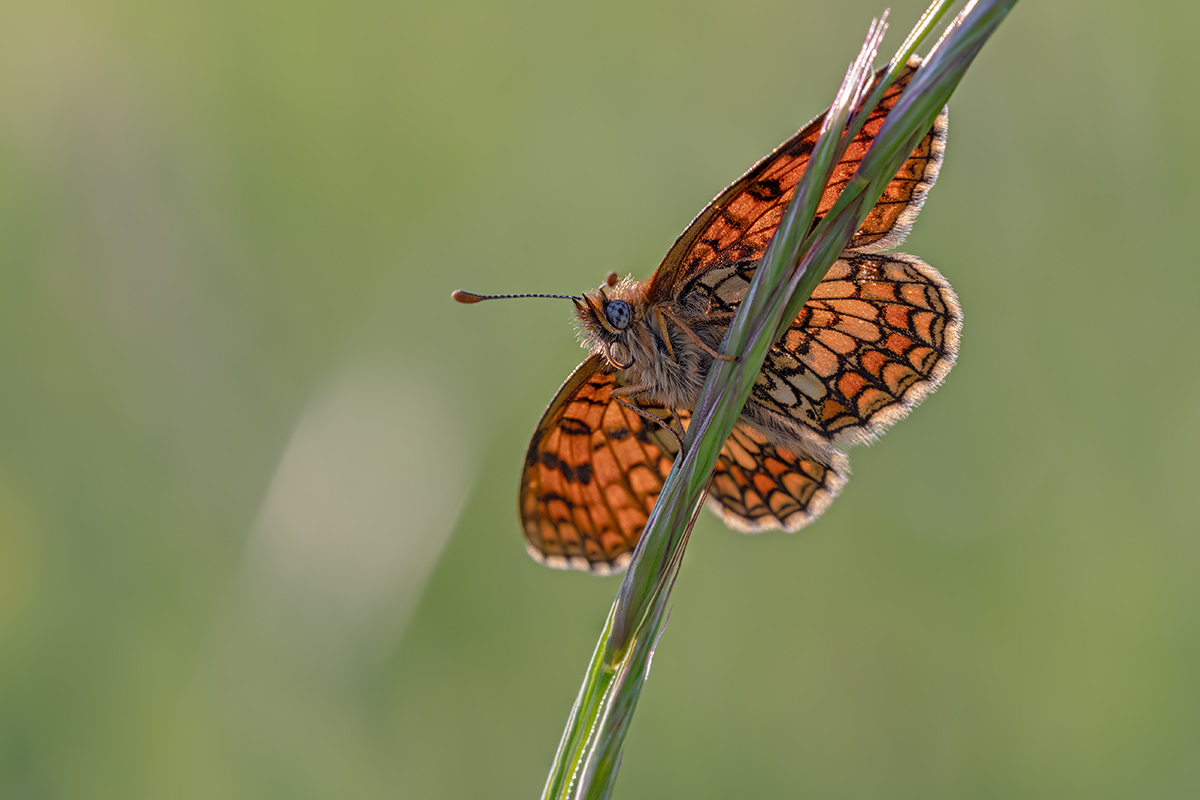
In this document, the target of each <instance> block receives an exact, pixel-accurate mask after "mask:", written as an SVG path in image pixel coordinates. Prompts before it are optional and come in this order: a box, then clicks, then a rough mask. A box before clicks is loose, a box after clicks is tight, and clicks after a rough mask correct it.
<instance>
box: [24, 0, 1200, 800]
mask: <svg viewBox="0 0 1200 800" xmlns="http://www.w3.org/2000/svg"><path fill="white" fill-rule="evenodd" d="M893 5H894V7H893V17H892V19H893V32H892V35H891V37H890V38H889V44H890V46H893V47H894V46H895V45H896V44H898V43H899V41H900V39H901V38H902V37H903V34H904V32H905V31H907V30H908V27H909V26H910V25H911V23H912V22H913V21H915V19H916V18H917V16H918V15H919V13H920V12H921V11H922V10H923V7H924V6H923V0H913V1H912V2H910V1H909V0H896V2H895V3H894V4H893ZM882 8H883V4H882V3H881V2H878V0H839V2H825V3H818V2H775V1H774V0H748V2H740V3H736V4H735V3H700V4H696V3H685V2H678V1H677V0H673V1H672V2H659V3H642V2H618V3H611V4H600V5H596V4H593V5H590V6H588V5H567V4H552V3H535V2H524V0H517V2H509V3H504V4H496V3H480V2H472V0H448V2H443V3H416V2H402V3H400V4H381V3H371V2H354V1H353V0H352V2H347V3H332V2H287V3H285V2H272V0H265V1H264V2H258V3H252V4H243V3H235V2H230V1H229V0H213V1H210V2H199V1H198V0H193V1H192V2H175V3H161V2H148V1H147V0H124V1H123V2H122V1H120V0H114V2H109V3H98V2H84V1H83V0H46V2H39V3H8V4H4V5H3V6H0V375H2V376H3V382H2V385H0V797H3V798H10V799H11V800H25V799H40V798H131V797H146V798H173V799H175V798H180V799H186V798H206V799H207V798H214V797H228V798H274V797H279V798H329V797H354V798H397V797H399V798H431V799H434V800H436V799H438V798H476V797H495V798H510V797H511V798H526V797H531V796H534V795H535V794H536V793H537V792H538V791H539V790H540V788H541V785H542V782H543V781H544V779H545V774H546V770H547V767H548V765H549V762H550V759H551V756H552V754H553V751H554V748H555V745H556V743H557V741H558V737H559V734H560V732H561V730H562V726H563V723H564V721H565V719H566V715H567V711H568V709H569V707H570V704H571V701H572V699H573V697H574V695H575V692H576V690H577V687H578V684H579V681H580V679H581V677H582V674H583V669H584V666H585V663H586V661H587V659H588V657H589V655H590V652H591V649H592V647H593V644H594V642H595V640H596V637H597V635H598V633H599V629H600V626H601V623H602V621H603V619H604V616H605V614H606V612H607V610H608V607H609V604H610V602H611V600H612V597H613V595H614V593H615V591H616V588H617V580H616V579H606V580H601V579H596V578H593V577H590V576H587V575H583V574H577V573H559V572H553V571H550V570H546V569H544V568H541V567H538V566H537V565H535V564H534V563H533V562H531V561H530V560H529V559H528V558H527V557H526V555H525V553H524V550H523V547H522V543H521V535H520V533H519V530H518V526H517V521H516V513H515V489H516V484H517V479H518V472H519V466H520V463H521V459H522V455H523V452H524V447H525V443H526V441H527V437H528V434H529V432H530V431H531V430H532V428H533V426H534V423H535V422H536V420H537V418H538V416H539V415H540V413H541V410H542V408H543V407H544V405H545V404H546V403H547V402H548V401H549V399H550V397H551V396H552V394H553V392H554V390H555V388H556V387H557V386H558V385H559V383H560V382H561V381H562V380H563V378H564V377H565V376H566V375H567V373H568V372H569V371H570V370H571V368H572V367H573V366H574V365H575V364H576V363H577V361H578V360H580V359H581V357H582V352H581V351H579V350H578V348H577V346H576V344H575V340H574V335H573V332H572V327H571V324H570V308H569V305H568V304H566V303H557V302H550V301H539V302H532V301H531V302H525V303H511V304H500V303H496V304H492V305H484V306H478V307H472V308H467V307H464V306H456V305H454V304H452V303H451V302H450V300H449V293H450V290H451V289H454V288H458V287H461V288H468V289H472V290H475V291H482V292H489V291H492V292H503V291H541V292H578V291H580V290H581V289H584V288H587V287H590V286H594V285H596V284H597V283H598V282H599V281H600V279H601V278H602V276H603V275H604V274H605V273H606V272H607V271H608V270H610V269H615V270H616V271H618V272H620V273H626V272H631V273H633V274H635V275H638V276H645V275H648V274H649V273H650V272H651V271H652V270H653V269H654V267H655V266H656V265H657V264H658V261H659V259H660V258H661V256H662V254H663V253H664V252H665V251H666V249H667V247H668V246H669V245H670V243H671V242H672V241H673V240H674V237H675V236H676V235H677V234H678V232H679V231H680V230H681V229H682V228H683V226H684V225H685V224H686V223H687V222H688V221H689V220H690V219H691V217H692V216H693V214H695V213H696V212H697V211H698V210H699V209H700V208H701V207H702V206H703V205H704V204H705V203H706V202H707V200H708V199H709V198H710V197H711V196H712V195H713V194H715V193H716V192H717V191H718V190H719V189H720V188H721V187H722V186H724V185H725V184H726V183H727V182H729V181H730V180H732V179H733V178H735V177H736V176H737V175H739V174H740V173H741V172H742V171H743V170H744V169H745V168H746V167H748V166H749V165H750V164H751V163H753V162H754V161H755V160H757V159H758V158H759V157H760V156H761V155H762V154H764V153H766V152H767V151H768V150H770V149H771V148H772V147H774V146H775V145H776V144H777V143H778V142H780V141H782V140H783V139H784V138H786V137H787V136H788V135H790V134H791V132H792V131H794V130H795V129H796V128H797V127H798V126H799V125H800V124H802V123H803V122H805V121H806V120H808V119H809V118H810V117H812V116H813V115H815V114H816V113H817V112H819V111H820V110H821V109H823V108H824V107H825V106H826V105H828V102H829V100H830V98H831V97H832V95H833V92H834V91H835V89H836V86H837V83H838V81H839V79H840V76H841V74H842V72H843V71H844V69H845V66H846V64H847V63H848V61H849V60H850V59H851V58H852V57H853V56H854V54H855V52H856V51H857V48H858V46H859V44H860V42H861V40H862V37H863V35H864V33H865V30H866V26H867V23H868V22H869V20H870V19H871V17H872V16H873V15H875V14H878V13H879V12H880V11H881V10H882ZM1198 23H1200V12H1198V11H1197V10H1196V8H1195V7H1192V6H1187V5H1185V4H1176V3H1167V2H1157V1H1156V0H1147V2H1142V3H1138V4H1135V5H1134V6H1127V7H1125V8H1122V7H1121V6H1120V4H1093V3H1085V2H1042V3H1039V2H1025V3H1021V4H1019V5H1018V6H1017V8H1016V9H1015V11H1014V12H1013V14H1012V15H1011V16H1010V18H1009V19H1008V21H1007V22H1006V23H1005V24H1004V25H1003V27H1002V28H1001V30H1000V31H999V34H998V35H997V36H996V37H995V38H994V39H993V40H992V41H991V42H990V43H989V44H988V46H987V47H986V48H985V50H984V52H983V53H982V55H981V56H980V58H979V59H978V61H977V63H976V65H975V66H974V68H973V69H972V71H971V72H970V73H969V74H968V76H967V78H966V80H965V81H964V82H963V84H962V85H961V86H960V89H959V91H958V93H957V95H956V96H955V98H954V100H953V102H952V106H951V128H950V142H949V150H948V155H947V159H946V163H945V167H944V170H943V173H942V178H941V180H940V182H939V185H938V187H937V188H936V189H935V190H934V191H933V193H932V194H931V197H930V200H929V202H928V204H927V205H926V207H925V211H924V213H923V215H922V218H921V220H920V222H919V223H918V225H917V227H916V229H915V231H914V232H913V234H912V235H911V237H910V238H909V240H908V243H907V244H906V245H905V248H904V249H905V250H907V251H909V252H913V253H916V254H919V255H921V256H922V257H924V258H925V259H926V260H928V261H929V262H930V263H932V264H934V265H935V266H937V267H938V268H939V269H940V270H941V271H942V272H943V273H944V274H945V275H946V276H947V277H948V278H949V279H950V280H951V281H952V282H953V284H954V285H955V287H956V288H957V289H958V292H959V294H960V296H961V298H962V303H963V306H964V308H965V312H966V326H965V332H964V341H963V347H962V354H961V357H960V360H959V364H958V366H957V367H956V368H955V370H954V371H953V373H952V374H951V375H950V377H949V380H948V381H947V383H946V385H945V386H944V387H943V388H942V389H941V390H940V391H939V392H937V393H936V394H935V395H933V396H932V397H930V398H929V399H928V400H927V401H926V402H925V404H924V405H923V406H922V407H921V408H920V409H919V410H918V411H917V412H916V413H915V414H914V415H913V416H912V417H911V418H909V419H908V420H907V421H905V422H904V423H902V424H901V425H899V426H898V427H897V428H896V429H895V430H894V431H892V432H891V433H890V434H889V435H888V436H887V437H886V439H885V440H884V442H883V443H881V444H880V445H878V446H876V447H873V448H869V449H859V450H857V451H855V453H854V454H853V464H854V468H855V473H854V477H853V479H852V480H851V482H850V483H849V486H848V488H847V489H846V491H845V492H844V494H843V495H842V497H841V498H840V499H839V500H838V501H837V502H836V503H835V504H834V505H833V507H832V509H831V510H830V511H829V513H828V514H826V515H825V517H824V518H823V519H822V520H821V521H820V523H819V524H818V525H816V526H814V527H812V528H810V529H808V530H806V531H805V532H804V533H802V534H800V535H796V536H786V535H782V534H779V535H765V536H761V537H742V536H739V535H735V534H732V533H729V532H727V531H725V530H724V529H723V528H721V527H720V525H719V524H717V523H716V521H715V520H714V519H712V518H710V517H708V516H707V515H706V516H705V517H703V518H702V521H701V522H700V524H699V526H698V528H697V531H696V534H695V536H694V537H693V540H692V544H691V547H690V549H689V552H688V558H687V561H686V563H685V567H684V570H683V573H682V577H681V579H680V582H679V585H678V588H677V590H676V593H675V604H674V611H673V614H672V617H671V623H670V625H669V627H668V629H667V631H666V635H665V636H664V637H663V639H662V642H661V645H660V648H659V652H658V655H657V657H656V659H655V662H654V670H653V672H652V674H651V676H650V682H649V684H648V686H647V688H646V691H645V693H644V695H643V699H642V703H641V707H640V709H639V712H638V716H637V718H636V720H635V721H634V724H633V728H632V731H631V733H630V736H629V740H628V747H627V751H626V755H625V763H624V769H623V772H622V774H621V777H620V780H619V783H618V787H617V792H618V796H620V797H623V798H652V797H653V798H657V797H692V798H726V797H734V796H737V797H746V796H759V797H790V796H806V797H822V798H882V797H887V798H909V797H911V798H964V797H971V798H1011V797H1022V798H1055V800H1061V798H1129V797H1138V798H1184V797H1197V796H1200V681H1198V680H1197V676H1200V625H1198V619H1200V575H1198V568H1200V536H1198V533H1200V512H1198V511H1197V507H1198V504H1197V490H1196V487H1195V483H1196V479H1197V476H1198V470H1197V451H1198V449H1200V421H1198V420H1200V414H1198V413H1197V411H1200V369H1198V366H1200V358H1198V357H1197V344H1198V342H1200V337H1198V336H1197V333H1196V327H1195V326H1196V314H1197V300H1198V299H1200V271H1198V270H1197V262H1198V260H1200V259H1198V258H1197V255H1196V250H1195V249H1194V248H1195V245H1194V242H1193V239H1194V234H1195V231H1196V212H1197V210H1198V203H1197V200H1196V195H1195V187H1196V185H1197V180H1198V179H1200V164H1198V158H1197V155H1196V153H1197V148H1196V145H1195V139H1196V129H1197V122H1198V121H1200V106H1198V105H1197V104H1196V103H1195V102H1194V101H1195V86H1194V83H1195V81H1194V77H1193V74H1194V58H1193V52H1192V51H1193V49H1194V35H1195V34H1194V32H1195V31H1196V30H1197V25H1198ZM888 52H890V50H889V51H888Z"/></svg>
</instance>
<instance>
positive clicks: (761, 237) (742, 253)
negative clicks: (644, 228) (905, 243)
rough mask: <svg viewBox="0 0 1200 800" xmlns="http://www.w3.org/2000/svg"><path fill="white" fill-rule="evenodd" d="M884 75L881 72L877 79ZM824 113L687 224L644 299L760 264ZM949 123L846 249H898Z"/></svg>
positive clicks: (883, 112) (832, 197)
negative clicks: (716, 269) (723, 269)
mask: <svg viewBox="0 0 1200 800" xmlns="http://www.w3.org/2000/svg"><path fill="white" fill-rule="evenodd" d="M919 63H920V61H919V59H914V60H913V61H910V62H909V65H908V66H907V67H906V68H905V70H904V71H903V72H902V74H901V75H900V77H899V79H898V80H897V81H896V83H895V84H893V85H892V86H891V87H889V89H888V90H887V92H886V93H885V94H884V96H883V99H882V100H881V101H880V103H879V105H878V106H876V107H875V108H874V109H873V110H872V111H871V113H870V114H869V116H868V118H867V121H866V124H865V125H864V126H863V128H862V130H861V131H859V133H858V135H857V136H855V138H854V140H853V141H852V142H851V143H850V146H849V148H847V150H846V154H845V156H844V157H843V159H842V161H841V162H840V163H839V164H838V165H837V166H836V167H835V169H834V172H833V176H832V178H831V180H830V181H829V184H828V186H827V187H826V189H825V192H824V194H823V195H822V196H821V200H820V202H819V203H818V206H817V219H820V218H821V217H822V216H824V214H825V213H826V212H827V211H828V210H829V209H830V208H832V207H833V204H834V203H835V202H836V201H837V198H838V196H839V195H840V194H841V191H842V188H843V187H844V186H845V185H846V183H847V181H849V180H850V178H851V176H852V175H853V174H854V171H855V170H856V169H857V168H858V165H859V163H860V162H861V161H862V158H863V156H864V155H865V154H866V152H867V150H868V148H869V147H870V145H871V142H872V141H874V139H875V136H876V134H877V133H878V132H879V129H880V128H881V127H882V126H883V121H884V119H885V118H886V117H887V115H888V112H889V111H891V109H892V108H893V107H894V106H895V105H896V102H897V101H898V100H899V98H900V93H901V91H902V90H903V88H904V87H905V86H906V85H907V84H908V82H909V81H910V80H911V79H912V76H913V74H914V72H915V70H916V66H917V65H918V64H919ZM882 74H883V70H881V71H880V72H879V73H877V75H876V79H878V78H879V76H881V75H882ZM824 116H825V115H824V114H822V115H821V116H819V117H817V118H816V119H815V120H813V121H812V122H810V123H809V124H808V125H806V126H804V127H803V128H802V129H801V130H800V131H799V132H797V133H796V134H795V135H794V136H793V137H792V138H791V139H788V140H787V141H786V142H784V143H783V144H781V145H780V146H779V147H778V148H776V149H775V150H774V151H773V152H772V153H771V154H770V155H768V156H767V157H766V158H764V159H763V160H762V161H760V162H759V163H758V164H756V165H754V166H753V167H752V168H751V169H750V171H749V172H747V173H746V174H745V175H743V176H742V177H741V178H739V179H738V180H737V181H735V182H734V183H733V184H732V185H730V186H729V187H728V188H726V189H725V190H724V191H723V192H721V193H720V194H719V195H717V197H716V198H715V199H714V200H713V201H712V202H711V203H709V204H708V206H707V207H706V208H705V209H704V210H703V211H701V212H700V214H699V215H698V216H697V217H696V218H695V219H694V220H692V222H691V224H690V225H688V227H687V229H686V230H684V232H683V233H682V234H680V236H679V238H678V239H677V240H676V242H675V244H674V245H673V246H672V247H671V249H670V251H669V252H668V253H667V255H666V257H665V258H664V259H663V262H662V264H661V265H659V268H658V270H657V271H656V272H655V273H654V277H653V278H652V279H651V283H650V298H651V299H652V300H666V299H670V298H672V297H673V296H674V292H675V290H676V289H677V288H678V287H679V286H680V285H681V284H682V283H683V282H685V281H686V280H687V279H688V278H689V277H691V276H694V275H696V274H697V273H700V272H703V271H705V270H707V269H709V268H711V267H713V266H715V265H718V264H723V263H732V262H737V261H752V260H757V259H759V258H761V257H762V255H763V253H764V252H765V251H766V247H767V244H768V243H769V242H770V241H771V238H772V237H773V236H774V235H775V231H776V229H777V228H778V227H779V222H780V220H781V219H782V218H783V212H784V210H785V208H786V207H787V204H788V201H789V200H791V198H792V194H793V193H794V192H795V188H796V184H797V183H799V181H800V177H801V175H803V174H804V169H805V167H806V166H807V164H808V159H809V156H810V154H811V153H812V150H813V148H814V147H815V146H816V142H817V136H818V133H819V132H820V127H821V122H822V120H824ZM946 127H947V116H946V112H945V111H944V110H943V112H942V113H941V114H940V115H939V116H938V117H937V119H936V120H935V122H934V124H933V127H932V128H931V129H930V131H929V133H928V134H926V135H925V137H924V138H923V139H922V140H921V142H920V144H918V145H917V148H916V149H915V150H914V151H913V153H912V155H911V156H910V157H909V158H908V160H907V161H905V162H904V165H903V166H902V167H901V168H900V171H899V172H898V173H897V174H896V177H895V178H894V179H893V180H892V181H891V182H890V183H889V184H888V185H887V187H885V189H884V192H883V195H882V196H881V197H880V199H879V202H878V203H877V204H876V205H875V207H874V208H873V209H872V210H871V212H870V214H869V216H868V217H867V219H866V221H865V222H864V223H863V225H862V227H861V228H860V229H859V231H858V233H857V234H855V236H854V238H853V239H852V240H851V241H850V244H849V247H848V249H851V250H861V251H864V252H865V251H870V252H878V251H882V250H886V249H888V248H891V247H894V246H896V245H897V244H899V243H900V242H901V241H902V240H903V239H904V237H905V236H906V235H907V234H908V231H909V229H910V228H911V227H912V224H913V222H914V221H915V220H916V217H917V213H918V212H919V211H920V209H921V205H922V204H923V203H924V202H925V196H926V195H927V194H928V193H929V190H930V188H932V186H933V184H934V181H935V180H936V179H937V175H938V171H939V169H940V167H941V163H942V157H943V154H944V152H945V142H946Z"/></svg>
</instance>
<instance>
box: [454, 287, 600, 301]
mask: <svg viewBox="0 0 1200 800" xmlns="http://www.w3.org/2000/svg"><path fill="white" fill-rule="evenodd" d="M450 296H451V297H452V298H454V299H455V300H457V301H458V302H460V303H479V302H481V301H483V300H510V299H513V298H516V297H552V298H554V299H556V300H574V301H575V302H576V303H578V302H580V301H581V300H583V298H582V297H576V296H575V295H573V294H475V293H474V292H464V291H463V290H462V289H455V290H454V291H453V292H451V293H450Z"/></svg>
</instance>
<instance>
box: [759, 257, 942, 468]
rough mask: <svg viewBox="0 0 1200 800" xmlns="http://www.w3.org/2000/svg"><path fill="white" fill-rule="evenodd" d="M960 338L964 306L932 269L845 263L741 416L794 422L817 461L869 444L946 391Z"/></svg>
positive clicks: (769, 362) (776, 353) (768, 366)
mask: <svg viewBox="0 0 1200 800" xmlns="http://www.w3.org/2000/svg"><path fill="white" fill-rule="evenodd" d="M961 330H962V312H961V309H960V308H959V305H958V298H957V297H955V295H954V290H953V289H951V288H950V284H949V283H947V282H946V279H945V278H943V277H942V276H941V275H940V274H939V273H938V271H937V270H935V269H934V268H933V267H931V266H929V265H928V264H926V263H925V262H923V261H921V260H920V259H919V258H915V257H913V256H909V255H903V254H900V253H891V254H849V255H847V256H846V257H844V258H842V259H840V260H838V261H837V262H835V263H834V265H833V267H832V268H831V269H830V270H829V272H828V273H827V274H826V276H825V278H824V279H823V280H822V281H821V282H820V283H819V284H817V287H816V289H815V290H814V291H813V294H812V297H811V298H810V299H809V301H808V302H807V303H806V304H805V305H804V308H803V309H801V311H800V314H799V315H798V316H797V317H796V321H795V322H794V323H792V326H791V328H790V329H789V330H788V332H787V333H786V334H785V335H784V337H783V339H782V340H781V341H780V342H779V344H777V345H776V346H775V347H774V348H772V349H771V351H770V352H769V353H768V355H767V359H766V361H765V363H764V364H763V369H762V372H761V373H760V374H759V376H758V378H757V379H756V381H755V384H754V387H753V389H752V391H751V395H750V401H749V402H748V403H747V404H746V409H745V411H744V412H743V413H744V415H745V416H746V417H748V418H750V419H752V420H754V421H756V422H757V423H759V424H760V426H761V425H768V426H770V425H774V426H776V427H779V426H782V425H785V424H787V422H788V421H789V420H790V421H791V422H792V424H794V425H795V426H796V428H795V430H796V434H797V439H798V440H799V441H802V442H807V441H811V442H816V443H817V444H814V445H813V446H812V447H810V448H808V449H809V450H810V451H811V452H814V453H819V452H822V448H821V447H820V446H819V443H822V442H824V443H828V444H829V445H830V446H834V445H836V446H844V445H848V444H854V443H863V442H868V441H870V440H872V439H874V438H875V437H876V436H879V435H880V434H881V433H883V432H884V431H885V430H886V429H887V428H888V427H890V426H891V425H892V424H893V423H895V422H896V420H898V419H900V418H901V417H903V416H904V415H905V414H907V413H908V412H909V411H910V410H911V409H912V408H913V407H915V406H916V405H917V404H918V403H920V402H921V400H922V399H924V397H925V396H926V395H927V394H929V392H931V391H933V389H935V388H936V387H937V385H938V384H940V383H941V382H942V379H943V378H945V376H946V373H948V372H949V371H950V368H951V366H953V364H954V359H955V356H956V355H957V354H958V340H959V333H960V332H961ZM810 437H811V438H810Z"/></svg>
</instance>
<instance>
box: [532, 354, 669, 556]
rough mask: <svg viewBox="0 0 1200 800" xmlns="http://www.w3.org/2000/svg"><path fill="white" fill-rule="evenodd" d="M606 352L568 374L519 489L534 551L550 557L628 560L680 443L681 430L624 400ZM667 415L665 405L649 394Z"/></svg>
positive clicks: (535, 438)
mask: <svg viewBox="0 0 1200 800" xmlns="http://www.w3.org/2000/svg"><path fill="white" fill-rule="evenodd" d="M618 385H619V384H618V383H617V376H616V374H615V373H614V372H613V370H612V368H611V367H610V366H609V365H608V363H607V362H606V361H605V360H604V359H603V358H601V357H600V356H598V355H592V356H589V357H588V358H587V359H586V360H585V361H584V362H583V363H582V364H580V365H579V367H578V368H576V370H575V371H574V372H573V373H571V377H569V378H567V381H566V383H564V384H563V385H562V388H560V389H559V390H558V394H557V395H555V397H554V400H553V401H551V403H550V406H549V407H548V408H547V409H546V413H545V414H544V415H543V416H542V419H541V421H540V422H539V423H538V426H537V429H536V430H535V431H534V434H533V439H532V440H531V441H530V443H529V450H528V451H527V452H526V455H525V469H524V470H523V471H522V473H521V490H520V496H519V502H520V506H521V508H520V511H521V523H522V526H523V527H524V530H525V546H526V549H527V550H528V551H529V554H530V555H531V556H533V558H534V559H535V560H537V561H540V562H542V563H543V564H546V565H547V566H551V567H557V568H566V567H573V568H575V569H586V570H590V571H592V572H595V573H597V574H600V575H608V574H611V573H613V572H619V571H620V570H623V569H624V568H625V566H626V565H627V564H628V563H629V559H630V557H631V556H632V554H633V548H634V547H635V546H636V545H637V541H638V538H639V537H640V536H641V534H642V528H644V527H645V525H646V520H647V518H649V516H650V509H651V508H653V506H654V501H655V500H656V499H657V498H658V493H659V492H660V491H661V490H662V484H663V480H664V479H665V478H666V475H667V472H668V471H669V470H670V469H671V463H672V462H673V461H674V459H675V455H676V453H677V452H678V450H679V446H678V444H677V443H676V441H675V438H674V437H673V436H672V435H671V434H670V433H669V432H668V431H667V430H665V429H664V428H663V427H662V426H661V425H658V424H656V423H654V422H651V421H650V420H647V419H645V418H644V417H641V416H639V415H638V414H636V413H634V412H633V411H631V410H630V409H628V408H626V407H624V406H622V405H621V404H619V403H618V402H617V401H616V400H615V399H614V398H613V397H612V391H613V389H616V388H617V387H618ZM638 405H639V407H640V408H643V409H644V410H646V411H647V412H649V413H654V414H657V415H659V416H662V417H664V418H666V417H669V416H670V412H669V411H668V410H667V409H666V408H663V407H662V406H654V405H652V404H648V403H639V404H638Z"/></svg>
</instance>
